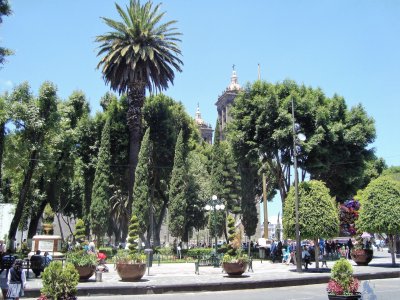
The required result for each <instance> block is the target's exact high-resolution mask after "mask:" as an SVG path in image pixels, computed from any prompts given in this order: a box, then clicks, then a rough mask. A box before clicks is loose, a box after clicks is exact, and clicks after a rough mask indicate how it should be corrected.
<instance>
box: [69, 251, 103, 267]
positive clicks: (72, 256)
mask: <svg viewBox="0 0 400 300" xmlns="http://www.w3.org/2000/svg"><path fill="white" fill-rule="evenodd" d="M66 262H69V263H71V264H73V265H74V266H79V267H86V266H96V265H97V256H96V254H94V253H88V252H86V251H85V250H77V251H71V252H68V253H67V259H66Z"/></svg>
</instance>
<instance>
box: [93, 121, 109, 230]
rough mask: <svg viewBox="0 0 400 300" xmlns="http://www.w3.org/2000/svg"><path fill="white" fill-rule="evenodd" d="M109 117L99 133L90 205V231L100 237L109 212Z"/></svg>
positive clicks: (106, 223) (105, 225)
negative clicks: (98, 146)
mask: <svg viewBox="0 0 400 300" xmlns="http://www.w3.org/2000/svg"><path fill="white" fill-rule="evenodd" d="M110 157H111V156H110V118H107V120H106V123H105V125H104V128H103V132H102V135H101V143H100V150H99V156H98V160H97V166H96V174H95V178H94V183H93V189H92V203H91V205H90V227H91V229H92V232H93V233H94V234H95V235H96V236H97V237H98V238H102V237H103V236H104V234H105V233H106V232H107V230H108V220H109V213H110V205H109V199H110V197H111V192H110V177H109V174H110Z"/></svg>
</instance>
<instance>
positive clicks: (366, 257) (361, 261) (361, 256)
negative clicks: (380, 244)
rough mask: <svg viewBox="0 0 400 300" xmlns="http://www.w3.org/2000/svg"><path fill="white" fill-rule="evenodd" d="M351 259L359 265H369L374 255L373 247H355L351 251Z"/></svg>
mask: <svg viewBox="0 0 400 300" xmlns="http://www.w3.org/2000/svg"><path fill="white" fill-rule="evenodd" d="M350 255H351V259H352V260H353V261H354V262H355V263H356V264H357V265H359V266H367V265H368V264H369V263H370V262H371V260H372V257H373V256H374V252H373V250H372V249H354V250H352V251H351V253H350Z"/></svg>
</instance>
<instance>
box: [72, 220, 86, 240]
mask: <svg viewBox="0 0 400 300" xmlns="http://www.w3.org/2000/svg"><path fill="white" fill-rule="evenodd" d="M74 237H75V239H76V240H77V241H79V242H82V241H83V240H84V239H85V223H84V222H83V220H82V219H77V220H76V224H75V232H74Z"/></svg>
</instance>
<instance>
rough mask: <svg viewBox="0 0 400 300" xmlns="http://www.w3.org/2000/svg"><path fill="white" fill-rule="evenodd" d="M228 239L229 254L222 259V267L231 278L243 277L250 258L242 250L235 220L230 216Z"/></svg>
mask: <svg viewBox="0 0 400 300" xmlns="http://www.w3.org/2000/svg"><path fill="white" fill-rule="evenodd" d="M228 234H229V236H228V239H229V244H228V245H227V252H226V253H225V255H224V257H223V258H222V267H223V269H224V271H225V272H226V273H227V274H228V275H229V276H239V275H242V274H243V273H244V272H245V271H246V269H247V265H248V263H249V257H248V256H247V255H246V254H245V253H244V251H242V249H241V241H240V234H239V233H238V232H236V230H235V220H234V219H233V217H232V216H231V215H229V216H228Z"/></svg>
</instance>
